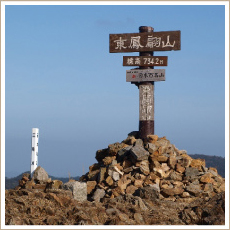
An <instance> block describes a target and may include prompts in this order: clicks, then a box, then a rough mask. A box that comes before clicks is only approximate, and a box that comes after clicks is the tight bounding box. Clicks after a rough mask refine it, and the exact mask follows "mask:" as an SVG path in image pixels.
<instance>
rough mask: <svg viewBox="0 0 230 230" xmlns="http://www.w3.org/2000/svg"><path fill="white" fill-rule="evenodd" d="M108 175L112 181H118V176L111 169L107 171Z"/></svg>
mask: <svg viewBox="0 0 230 230" xmlns="http://www.w3.org/2000/svg"><path fill="white" fill-rule="evenodd" d="M108 175H109V176H111V177H112V178H113V180H114V181H118V180H120V174H119V173H118V172H116V171H114V170H113V169H109V170H108Z"/></svg>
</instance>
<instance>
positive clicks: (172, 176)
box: [169, 171, 182, 181]
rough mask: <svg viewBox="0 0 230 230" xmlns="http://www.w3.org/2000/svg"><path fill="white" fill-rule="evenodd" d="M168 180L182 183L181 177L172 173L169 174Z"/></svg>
mask: <svg viewBox="0 0 230 230" xmlns="http://www.w3.org/2000/svg"><path fill="white" fill-rule="evenodd" d="M169 179H171V180H175V181H182V175H181V174H179V173H177V172H174V171H173V172H171V173H170V175H169Z"/></svg>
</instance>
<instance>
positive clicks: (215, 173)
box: [208, 169, 218, 176]
mask: <svg viewBox="0 0 230 230" xmlns="http://www.w3.org/2000/svg"><path fill="white" fill-rule="evenodd" d="M208 172H210V173H212V175H213V176H218V174H217V172H215V171H214V170H212V169H209V170H208Z"/></svg>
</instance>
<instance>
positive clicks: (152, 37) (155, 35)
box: [109, 31, 180, 53]
mask: <svg viewBox="0 0 230 230" xmlns="http://www.w3.org/2000/svg"><path fill="white" fill-rule="evenodd" d="M109 39H110V40H109V42H110V46H109V47H110V53H126V52H146V51H169V50H180V31H165V32H144V33H128V34H110V37H109Z"/></svg>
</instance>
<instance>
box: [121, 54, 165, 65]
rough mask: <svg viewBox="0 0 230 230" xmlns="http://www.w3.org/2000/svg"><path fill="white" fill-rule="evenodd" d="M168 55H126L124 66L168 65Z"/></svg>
mask: <svg viewBox="0 0 230 230" xmlns="http://www.w3.org/2000/svg"><path fill="white" fill-rule="evenodd" d="M167 65H168V57H167V56H124V57H123V66H167Z"/></svg>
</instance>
